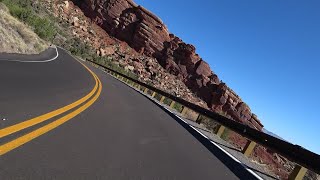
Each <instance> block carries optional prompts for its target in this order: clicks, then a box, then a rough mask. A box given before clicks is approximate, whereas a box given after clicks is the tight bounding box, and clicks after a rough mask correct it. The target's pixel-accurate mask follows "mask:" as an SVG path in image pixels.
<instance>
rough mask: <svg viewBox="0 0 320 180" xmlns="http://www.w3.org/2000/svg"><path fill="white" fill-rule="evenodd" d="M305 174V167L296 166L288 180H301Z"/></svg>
mask: <svg viewBox="0 0 320 180" xmlns="http://www.w3.org/2000/svg"><path fill="white" fill-rule="evenodd" d="M306 173H307V169H306V168H305V167H303V166H300V165H298V164H296V166H295V167H294V169H293V171H292V172H291V174H290V175H289V178H288V180H302V179H303V177H304V176H305V175H306Z"/></svg>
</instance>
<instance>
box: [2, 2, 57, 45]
mask: <svg viewBox="0 0 320 180" xmlns="http://www.w3.org/2000/svg"><path fill="white" fill-rule="evenodd" d="M1 1H2V2H3V3H4V4H5V5H6V6H7V7H8V9H9V12H10V14H11V15H12V16H14V17H16V18H18V19H20V20H21V21H23V22H24V23H26V24H28V25H29V26H30V27H31V28H32V29H33V30H34V32H35V33H36V34H37V35H38V36H39V37H40V38H42V39H45V40H49V41H52V40H53V38H54V36H55V34H56V28H55V26H54V23H53V22H51V21H50V20H49V18H46V17H40V16H38V15H37V14H36V13H35V12H34V10H33V7H32V1H31V0H1Z"/></svg>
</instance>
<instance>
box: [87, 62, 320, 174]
mask: <svg viewBox="0 0 320 180" xmlns="http://www.w3.org/2000/svg"><path fill="white" fill-rule="evenodd" d="M89 62H91V63H93V64H95V65H97V66H100V67H103V68H105V69H107V70H109V71H110V72H113V73H115V74H117V75H120V76H122V77H124V78H126V79H129V80H130V81H132V82H134V83H137V84H138V85H140V86H143V87H145V88H147V89H149V90H151V91H153V92H156V93H158V94H160V95H162V96H165V97H167V98H169V99H171V100H172V101H175V102H178V103H179V104H181V105H182V106H184V107H187V108H189V109H191V110H193V111H195V112H197V113H199V114H201V115H203V116H206V117H208V118H211V119H213V120H214V121H216V122H217V123H218V124H220V125H222V126H225V127H226V128H228V129H230V130H232V131H234V132H236V133H238V134H240V135H242V136H243V137H245V138H247V139H248V140H250V141H252V142H256V143H258V144H260V145H262V146H264V147H266V148H268V149H270V150H272V151H274V152H276V153H278V154H280V155H282V156H283V157H285V158H287V159H289V160H291V161H293V162H295V163H297V164H299V165H300V166H303V167H305V168H307V169H309V170H312V171H314V172H315V173H318V174H320V156H319V155H318V154H315V153H313V152H311V151H309V150H307V149H304V148H303V147H301V146H299V145H294V144H291V143H289V142H287V141H284V140H281V139H278V138H276V137H273V136H271V135H269V134H266V133H263V132H261V131H258V130H256V129H253V128H251V127H249V126H248V125H244V124H241V123H239V122H236V121H234V120H231V119H229V118H226V117H224V116H222V115H220V114H218V113H215V112H212V111H210V110H207V109H205V108H202V107H200V106H198V105H196V104H193V103H191V102H188V101H186V100H183V99H181V98H178V97H176V96H173V95H171V94H169V93H167V92H164V91H162V90H160V89H157V88H155V87H153V86H150V85H148V84H146V83H143V82H141V81H138V80H136V79H133V78H131V77H129V76H127V75H125V74H122V73H120V72H117V71H115V70H113V69H111V68H108V67H106V66H103V65H100V64H98V63H96V62H93V61H89Z"/></svg>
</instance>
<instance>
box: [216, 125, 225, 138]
mask: <svg viewBox="0 0 320 180" xmlns="http://www.w3.org/2000/svg"><path fill="white" fill-rule="evenodd" d="M225 129H226V127H224V126H222V125H219V127H218V130H217V132H216V135H217V136H218V137H220V138H221V136H222V134H223V132H224V130H225Z"/></svg>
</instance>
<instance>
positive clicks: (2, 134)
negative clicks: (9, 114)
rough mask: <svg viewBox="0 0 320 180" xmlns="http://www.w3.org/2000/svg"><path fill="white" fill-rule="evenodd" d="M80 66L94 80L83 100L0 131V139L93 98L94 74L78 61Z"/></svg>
mask: <svg viewBox="0 0 320 180" xmlns="http://www.w3.org/2000/svg"><path fill="white" fill-rule="evenodd" d="M78 62H79V63H80V64H82V65H83V66H84V67H85V68H86V69H87V70H88V71H89V72H90V74H91V75H92V76H93V78H94V80H95V86H94V88H93V89H92V91H91V92H90V93H89V94H87V95H86V96H84V97H83V98H81V99H79V100H77V101H76V102H74V103H72V104H69V105H67V106H64V107H62V108H59V109H57V110H54V111H51V112H49V113H46V114H43V115H41V116H38V117H35V118H32V119H29V120H26V121H23V122H21V123H19V124H15V125H12V126H9V127H6V128H3V129H0V138H2V137H5V136H8V135H10V134H13V133H15V132H18V131H21V130H23V129H26V128H28V127H31V126H34V125H36V124H39V123H41V122H44V121H47V120H49V119H51V118H53V117H55V116H58V115H60V114H62V113H64V112H67V111H69V110H70V109H73V108H75V107H76V106H78V105H80V104H82V103H83V102H85V101H87V100H88V99H89V98H90V97H92V96H93V94H94V93H95V92H96V90H97V89H98V81H97V77H96V76H95V74H94V73H93V72H92V71H91V70H90V69H89V68H88V67H87V66H85V65H84V64H83V63H81V62H80V61H78Z"/></svg>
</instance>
